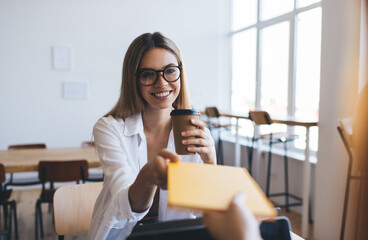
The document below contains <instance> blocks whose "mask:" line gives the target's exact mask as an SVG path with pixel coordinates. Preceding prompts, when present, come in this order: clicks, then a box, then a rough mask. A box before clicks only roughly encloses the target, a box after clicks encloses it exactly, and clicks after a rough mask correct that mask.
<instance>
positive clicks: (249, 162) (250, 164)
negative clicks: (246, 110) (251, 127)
mask: <svg viewBox="0 0 368 240" xmlns="http://www.w3.org/2000/svg"><path fill="white" fill-rule="evenodd" d="M255 138H256V136H255V133H254V135H253V138H252V146H251V147H250V150H249V153H248V167H249V174H250V175H251V176H253V175H252V167H253V149H254V142H255Z"/></svg>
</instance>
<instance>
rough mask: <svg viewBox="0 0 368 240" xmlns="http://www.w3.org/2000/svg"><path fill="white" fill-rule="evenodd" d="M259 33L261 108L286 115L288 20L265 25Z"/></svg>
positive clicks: (271, 112)
mask: <svg viewBox="0 0 368 240" xmlns="http://www.w3.org/2000/svg"><path fill="white" fill-rule="evenodd" d="M261 34H262V38H261V66H262V67H261V108H262V109H263V110H266V111H268V112H269V113H270V114H275V115H287V99H288V68H289V22H282V23H279V24H276V25H272V26H270V27H267V28H265V29H263V30H262V32H261Z"/></svg>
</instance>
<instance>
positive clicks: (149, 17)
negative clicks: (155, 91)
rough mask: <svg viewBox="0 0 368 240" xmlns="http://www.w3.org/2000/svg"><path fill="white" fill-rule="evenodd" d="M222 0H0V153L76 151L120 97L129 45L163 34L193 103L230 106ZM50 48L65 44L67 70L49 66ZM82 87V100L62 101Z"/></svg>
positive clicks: (226, 3) (226, 16) (226, 7)
mask: <svg viewBox="0 0 368 240" xmlns="http://www.w3.org/2000/svg"><path fill="white" fill-rule="evenodd" d="M229 4H230V1H226V0H202V1H196V0H187V1H180V0H175V1H173V0H156V1H150V0H136V1H128V0H111V1H97V0H77V1H75V0H54V1H46V0H32V1H28V0H17V1H6V0H0V36H1V37H0V116H1V117H0V149H6V147H7V146H8V145H9V144H16V143H31V142H45V143H46V144H47V145H48V147H68V146H79V145H80V143H81V142H82V141H84V140H90V139H91V136H92V127H93V124H94V123H95V122H96V120H97V119H98V118H99V117H100V116H101V115H103V114H104V113H106V112H107V111H109V110H110V109H111V108H112V107H113V105H114V104H115V102H116V101H117V98H118V96H119V89H120V83H121V71H122V61H123V57H124V54H125V51H126V49H127V47H128V45H129V44H130V42H131V41H132V40H133V39H134V38H135V37H137V36H138V35H140V34H142V33H144V32H154V31H161V32H162V33H164V34H165V35H166V36H168V37H169V38H171V39H173V40H174V41H175V42H176V43H177V44H178V45H179V47H180V48H181V50H182V53H183V56H184V61H185V64H186V73H187V76H188V79H189V87H190V91H191V97H192V104H193V105H194V107H198V108H203V107H204V106H205V105H209V104H211V105H219V106H222V107H227V106H228V105H229V101H230V96H229V95H228V92H229V89H230V81H228V79H229V76H230V74H229V67H228V66H229V65H228V62H229V51H228V48H229V43H228V36H227V33H228V29H229V9H230V8H229ZM52 46H70V47H71V49H72V69H71V70H70V71H55V70H53V69H52V61H51V60H52V58H51V56H52V55H51V49H52ZM64 81H76V82H87V84H88V98H87V99H86V100H66V99H63V98H62V83H63V82H64Z"/></svg>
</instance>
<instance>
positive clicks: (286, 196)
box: [284, 142, 290, 212]
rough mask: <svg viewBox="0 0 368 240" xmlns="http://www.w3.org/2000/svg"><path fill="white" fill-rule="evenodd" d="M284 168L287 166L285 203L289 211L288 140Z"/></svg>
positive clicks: (285, 145)
mask: <svg viewBox="0 0 368 240" xmlns="http://www.w3.org/2000/svg"><path fill="white" fill-rule="evenodd" d="M284 150H285V154H284V168H285V170H284V171H285V203H286V204H285V205H286V211H287V212H289V211H290V209H289V171H288V157H287V142H285V144H284Z"/></svg>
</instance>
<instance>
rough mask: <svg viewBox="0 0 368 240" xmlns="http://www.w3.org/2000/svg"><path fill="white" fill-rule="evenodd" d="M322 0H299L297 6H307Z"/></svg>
mask: <svg viewBox="0 0 368 240" xmlns="http://www.w3.org/2000/svg"><path fill="white" fill-rule="evenodd" d="M320 1H321V0H297V8H301V7H306V6H309V5H311V4H313V3H316V2H320Z"/></svg>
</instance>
